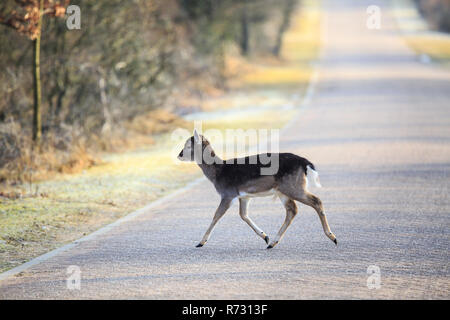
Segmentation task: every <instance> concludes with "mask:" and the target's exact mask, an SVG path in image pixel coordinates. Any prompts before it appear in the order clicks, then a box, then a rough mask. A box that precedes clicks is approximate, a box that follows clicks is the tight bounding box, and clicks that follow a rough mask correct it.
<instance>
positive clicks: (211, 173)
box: [197, 146, 223, 182]
mask: <svg viewBox="0 0 450 320" xmlns="http://www.w3.org/2000/svg"><path fill="white" fill-rule="evenodd" d="M207 148H208V149H209V150H206V149H205V150H204V153H203V154H204V155H205V154H207V155H209V156H208V157H207V158H205V159H202V160H201V161H198V162H197V164H198V166H199V167H200V169H202V171H203V174H204V175H205V176H206V177H207V178H208V179H209V180H210V181H212V182H214V181H215V180H216V172H217V164H221V163H222V162H223V161H222V159H221V158H219V157H218V156H217V155H216V154H215V153H214V150H213V149H212V148H211V146H208V147H207ZM207 151H209V152H207Z"/></svg>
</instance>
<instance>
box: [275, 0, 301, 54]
mask: <svg viewBox="0 0 450 320" xmlns="http://www.w3.org/2000/svg"><path fill="white" fill-rule="evenodd" d="M294 7H295V1H294V0H285V3H284V7H283V13H282V14H283V17H282V21H281V24H280V27H279V28H278V32H277V38H276V40H275V46H274V47H273V49H272V53H273V55H274V56H276V57H278V56H279V55H280V51H281V47H282V45H283V35H284V32H285V31H286V30H287V28H288V27H289V23H290V20H291V14H292V11H293V10H294Z"/></svg>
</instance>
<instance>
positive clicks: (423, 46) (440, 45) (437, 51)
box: [405, 33, 450, 65]
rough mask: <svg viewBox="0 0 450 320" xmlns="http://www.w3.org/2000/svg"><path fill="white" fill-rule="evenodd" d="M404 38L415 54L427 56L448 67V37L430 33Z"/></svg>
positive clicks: (449, 54)
mask: <svg viewBox="0 0 450 320" xmlns="http://www.w3.org/2000/svg"><path fill="white" fill-rule="evenodd" d="M405 38H406V41H407V43H408V44H409V45H410V46H411V47H412V48H413V49H414V50H415V51H416V52H418V53H420V54H427V55H428V56H430V57H431V58H432V59H433V60H435V61H437V62H440V63H444V64H447V65H450V36H448V35H436V34H433V33H430V34H418V35H408V36H406V37H405Z"/></svg>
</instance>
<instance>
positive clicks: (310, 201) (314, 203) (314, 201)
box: [295, 190, 337, 245]
mask: <svg viewBox="0 0 450 320" xmlns="http://www.w3.org/2000/svg"><path fill="white" fill-rule="evenodd" d="M295 200H297V201H300V202H301V203H303V204H306V205H307V206H310V207H312V208H314V210H316V212H317V214H318V215H319V218H320V222H321V223H322V228H323V232H325V235H326V236H327V237H328V238H330V240H331V241H333V242H334V243H335V244H336V245H337V240H336V236H335V235H334V233H333V232H331V230H330V226H329V225H328V221H327V217H326V216H325V213H324V212H323V206H322V201H321V200H320V199H319V198H318V197H316V196H315V195H313V194H312V193H310V192H308V191H306V190H305V191H303V193H302V194H301V195H300V197H298V198H296V199H295Z"/></svg>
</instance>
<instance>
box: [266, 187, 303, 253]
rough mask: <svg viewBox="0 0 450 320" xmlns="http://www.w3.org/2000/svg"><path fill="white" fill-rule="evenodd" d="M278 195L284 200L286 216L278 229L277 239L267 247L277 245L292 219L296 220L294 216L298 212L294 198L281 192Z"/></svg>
mask: <svg viewBox="0 0 450 320" xmlns="http://www.w3.org/2000/svg"><path fill="white" fill-rule="evenodd" d="M278 196H279V197H280V200H281V202H283V205H284V207H285V208H286V218H285V220H284V223H283V225H282V226H281V228H280V230H279V231H278V234H277V236H276V237H275V240H274V241H272V242H271V243H270V244H269V246H268V247H267V249H271V248H273V247H275V246H276V245H277V244H278V243H279V242H280V241H281V239H282V238H283V236H284V234H285V233H286V230H287V228H288V227H289V226H290V225H291V223H292V220H294V217H295V216H296V215H297V212H298V209H297V205H296V204H295V202H294V200H292V199H291V198H289V197H288V196H286V195H284V194H282V193H279V194H278Z"/></svg>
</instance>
